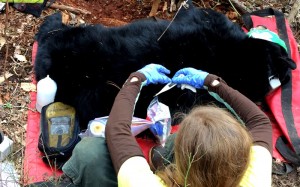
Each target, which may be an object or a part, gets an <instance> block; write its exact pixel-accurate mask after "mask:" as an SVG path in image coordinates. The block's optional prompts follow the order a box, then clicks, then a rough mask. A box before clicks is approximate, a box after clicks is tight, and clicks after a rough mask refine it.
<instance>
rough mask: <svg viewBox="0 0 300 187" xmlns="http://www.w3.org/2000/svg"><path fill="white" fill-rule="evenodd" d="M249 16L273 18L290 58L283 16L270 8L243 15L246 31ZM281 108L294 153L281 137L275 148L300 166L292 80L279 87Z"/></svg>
mask: <svg viewBox="0 0 300 187" xmlns="http://www.w3.org/2000/svg"><path fill="white" fill-rule="evenodd" d="M251 15H256V16H260V17H265V16H275V19H276V27H277V31H278V35H279V37H280V38H281V39H282V40H283V41H284V42H285V44H286V46H287V52H288V55H289V57H290V58H291V50H290V42H289V39H288V34H287V28H286V26H287V25H286V21H285V17H284V14H283V13H282V12H280V11H278V10H274V9H272V8H267V9H263V10H258V11H254V12H252V13H249V14H245V15H243V16H242V19H243V21H244V24H245V27H246V28H247V29H248V30H250V29H251V28H253V22H252V19H251ZM288 74H289V75H290V77H292V72H291V70H290V69H289V70H288ZM281 106H282V114H283V116H284V120H285V124H286V128H287V131H288V135H289V138H290V140H291V143H292V146H293V149H294V151H293V150H291V149H290V148H289V147H288V146H287V145H286V144H285V143H284V141H283V140H282V137H281V138H279V139H278V140H277V141H276V148H277V150H278V151H279V153H281V154H282V156H283V157H284V158H285V159H286V160H288V161H290V162H291V163H293V164H295V165H298V166H300V157H299V155H300V138H299V136H298V134H297V130H296V128H295V123H294V116H293V112H292V79H290V81H289V82H287V83H286V84H284V85H283V86H282V87H281Z"/></svg>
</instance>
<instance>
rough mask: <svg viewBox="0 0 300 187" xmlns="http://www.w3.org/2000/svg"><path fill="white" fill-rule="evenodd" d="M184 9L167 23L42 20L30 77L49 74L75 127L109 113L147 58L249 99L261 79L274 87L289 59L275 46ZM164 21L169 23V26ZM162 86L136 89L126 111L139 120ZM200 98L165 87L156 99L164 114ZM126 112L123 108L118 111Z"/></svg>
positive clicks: (263, 86) (258, 95) (264, 86)
mask: <svg viewBox="0 0 300 187" xmlns="http://www.w3.org/2000/svg"><path fill="white" fill-rule="evenodd" d="M188 4H189V5H190V6H189V7H188V8H187V9H185V8H182V9H180V10H179V12H178V14H177V16H176V18H175V19H174V21H173V22H172V23H171V24H170V21H168V20H157V19H152V18H147V19H141V20H137V21H134V22H131V23H129V24H127V25H125V26H118V27H105V26H103V25H101V24H96V25H86V24H84V25H81V26H76V27H75V26H68V25H64V24H63V23H62V17H61V14H60V13H55V14H53V15H50V16H49V17H47V18H46V20H45V21H44V23H43V24H42V25H41V27H40V29H39V32H38V33H37V35H36V41H37V42H38V52H37V55H36V60H35V67H34V70H35V78H36V80H37V81H39V80H40V79H42V78H44V77H46V76H47V75H49V76H50V77H51V78H52V79H53V80H54V81H55V82H56V83H57V86H58V89H57V94H56V97H55V101H61V102H64V103H66V104H69V105H72V106H74V107H75V109H76V111H77V113H78V115H79V119H80V125H81V128H82V129H85V128H86V126H87V124H88V121H89V120H92V119H94V118H95V117H101V116H106V115H109V112H110V109H111V107H112V104H113V102H114V98H115V96H116V95H117V93H118V91H119V88H120V87H122V84H123V83H124V82H125V81H126V79H127V77H128V76H129V74H130V73H131V72H134V71H137V70H139V69H141V68H143V67H144V66H145V65H147V64H150V63H157V64H162V65H164V66H165V67H166V68H168V69H169V70H171V74H170V78H171V77H172V76H173V75H174V73H176V71H178V70H179V69H181V68H184V67H194V68H196V69H201V70H204V71H206V72H208V73H212V74H215V75H218V76H220V77H222V78H223V79H224V80H225V81H226V82H227V83H228V84H229V85H230V86H231V87H233V88H235V89H237V90H239V91H240V92H241V93H243V94H244V95H246V96H247V97H248V98H250V99H251V100H252V101H254V102H257V101H263V100H264V96H265V95H266V94H267V93H269V92H270V87H269V77H270V76H271V75H276V76H278V77H279V79H280V81H281V83H282V84H284V83H285V82H287V81H288V80H289V77H288V74H287V72H288V71H289V70H290V69H295V68H296V66H295V63H294V62H293V61H292V60H291V59H290V58H289V57H288V54H287V52H286V51H285V49H284V48H282V47H281V46H279V45H277V44H275V43H272V42H269V41H265V40H261V39H255V38H249V37H248V36H247V35H246V34H245V32H244V31H243V30H242V28H241V27H240V26H239V25H237V24H236V23H233V22H232V21H230V20H229V19H228V18H227V17H226V16H224V15H223V14H221V13H218V12H215V11H213V10H210V9H199V8H197V7H194V6H193V5H192V3H191V2H189V3H188ZM169 24H170V25H169ZM163 86H164V85H148V86H145V87H143V89H142V91H141V94H140V96H139V101H138V102H137V105H136V108H135V113H134V116H136V117H141V118H145V117H146V112H147V107H148V105H149V104H150V102H151V100H152V99H153V96H154V95H155V93H157V92H158V91H159V90H160V89H161V88H162V87H163ZM206 99H207V96H206V94H204V92H203V91H201V90H198V91H197V94H195V93H193V92H191V91H189V90H181V89H178V88H173V89H172V90H170V91H168V92H166V93H163V94H161V95H160V96H159V100H160V101H161V102H163V103H165V104H166V105H168V106H169V107H170V110H171V113H174V112H176V111H185V112H186V111H188V110H189V109H190V108H191V107H192V106H193V105H196V104H200V103H202V102H203V101H205V100H206ZM124 110H126V109H124Z"/></svg>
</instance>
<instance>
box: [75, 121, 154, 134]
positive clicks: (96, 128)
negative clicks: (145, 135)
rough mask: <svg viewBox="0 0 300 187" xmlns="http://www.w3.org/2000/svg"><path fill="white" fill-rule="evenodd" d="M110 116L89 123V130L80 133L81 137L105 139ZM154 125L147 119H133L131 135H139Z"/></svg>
mask: <svg viewBox="0 0 300 187" xmlns="http://www.w3.org/2000/svg"><path fill="white" fill-rule="evenodd" d="M107 119H108V116H104V117H100V118H95V119H94V120H91V121H90V122H89V123H88V128H87V130H85V131H84V132H82V133H80V134H79V136H80V137H81V138H83V137H105V126H106V122H107ZM151 125H152V122H151V121H149V120H146V119H141V118H137V117H133V118H132V122H131V133H132V135H133V136H136V135H138V134H139V133H141V132H142V131H144V130H146V129H148V128H149V127H150V126H151Z"/></svg>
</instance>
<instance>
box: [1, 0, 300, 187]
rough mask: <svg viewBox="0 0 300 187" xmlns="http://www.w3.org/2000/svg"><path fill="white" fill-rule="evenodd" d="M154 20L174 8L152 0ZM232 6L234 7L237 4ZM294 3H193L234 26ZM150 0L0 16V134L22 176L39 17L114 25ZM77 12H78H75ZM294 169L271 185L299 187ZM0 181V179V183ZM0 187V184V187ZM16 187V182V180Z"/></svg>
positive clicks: (142, 13)
mask: <svg viewBox="0 0 300 187" xmlns="http://www.w3.org/2000/svg"><path fill="white" fill-rule="evenodd" d="M158 2H159V4H158V6H157V12H155V11H154V12H153V11H152V13H153V15H155V16H156V17H158V18H162V19H168V20H171V19H172V18H173V17H174V15H175V13H176V10H173V11H172V12H170V2H169V1H161V2H160V1H158ZM237 2H238V3H237ZM296 2H297V0H240V1H230V0H214V1H210V0H195V1H194V4H195V5H196V6H198V7H202V8H211V9H214V10H216V11H219V12H222V13H224V14H225V15H226V16H227V17H228V18H229V19H231V20H232V21H234V22H237V23H239V22H240V18H241V15H242V13H243V11H245V10H246V11H248V12H249V11H254V10H259V9H264V8H268V7H272V8H275V9H277V10H280V11H282V12H284V13H285V16H286V17H287V18H288V17H289V15H290V13H291V10H292V7H293V5H294V4H295V3H296ZM152 3H153V0H109V1H108V0H107V1H106V0H60V1H56V2H55V5H66V6H70V7H73V8H75V10H74V9H73V10H70V9H67V10H62V9H60V8H59V9H58V8H57V7H56V8H54V6H53V5H54V4H53V5H52V6H51V7H49V8H47V9H45V10H44V11H43V12H42V14H41V16H40V17H34V16H32V15H31V14H26V13H22V12H20V11H17V10H16V9H14V8H13V7H12V6H9V7H8V8H7V9H6V10H4V11H2V12H0V130H1V131H3V132H4V134H5V135H7V136H8V137H9V138H10V139H12V140H13V142H14V149H13V152H12V153H11V154H10V156H9V157H8V159H9V160H12V161H13V162H14V164H15V168H16V170H17V172H18V174H19V175H20V181H22V178H23V177H24V174H23V170H22V166H23V158H24V150H25V135H26V126H27V115H28V114H27V112H28V110H35V109H34V108H28V104H29V103H30V102H31V101H30V96H29V92H30V91H35V89H36V88H35V85H34V84H32V82H31V81H32V75H33V66H32V59H31V53H32V45H33V42H34V36H35V34H36V33H37V32H38V29H39V26H40V24H41V23H42V22H43V20H44V18H45V17H46V16H48V15H51V14H52V13H54V12H56V11H60V12H63V15H64V22H65V23H67V24H71V25H77V24H81V23H87V24H99V23H101V24H103V25H105V26H108V27H110V26H120V25H124V24H126V23H130V22H132V21H134V20H137V19H141V18H146V17H148V16H149V14H150V12H151V8H152ZM79 9H80V10H79ZM289 19H291V20H290V25H291V27H292V30H293V33H294V36H295V38H296V40H297V42H298V44H299V43H300V21H299V20H300V13H299V12H298V13H297V14H295V16H293V17H292V18H290V17H289ZM299 179H300V171H299V168H298V169H296V170H294V171H293V172H291V173H289V174H288V175H275V174H274V175H273V185H272V186H273V187H279V186H280V187H281V186H285V187H296V186H300V180H299ZM0 182H1V181H0ZM0 186H1V183H0ZM20 186H23V185H22V182H20Z"/></svg>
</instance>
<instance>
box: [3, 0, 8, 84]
mask: <svg viewBox="0 0 300 187" xmlns="http://www.w3.org/2000/svg"><path fill="white" fill-rule="evenodd" d="M8 8H9V7H8V0H6V8H5V25H4V38H5V41H6V46H5V50H6V51H5V59H4V67H3V73H4V81H5V82H7V85H8V87H9V81H7V79H6V75H5V71H6V64H7V58H8V38H7V34H6V32H7V27H8V26H7V23H8Z"/></svg>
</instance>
